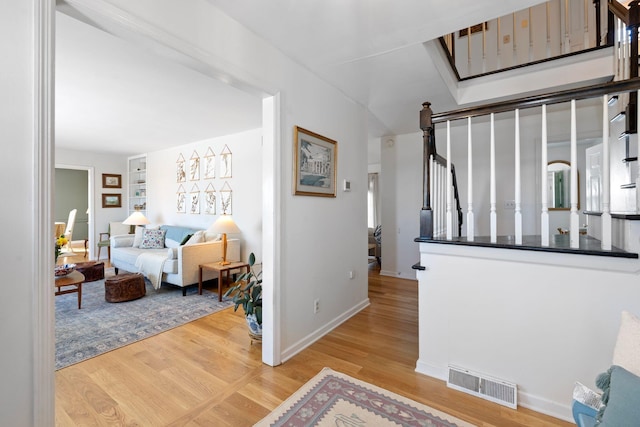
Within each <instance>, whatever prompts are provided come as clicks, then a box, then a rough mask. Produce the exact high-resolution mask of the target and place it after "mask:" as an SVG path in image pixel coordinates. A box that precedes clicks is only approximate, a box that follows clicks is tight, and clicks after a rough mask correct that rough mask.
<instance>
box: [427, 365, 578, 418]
mask: <svg viewBox="0 0 640 427" xmlns="http://www.w3.org/2000/svg"><path fill="white" fill-rule="evenodd" d="M416 372H417V373H419V374H422V375H426V376H428V377H431V378H435V379H437V380H441V381H445V382H446V381H447V368H446V367H440V366H435V365H432V364H430V363H427V362H423V361H421V360H420V359H418V361H417V362H416ZM461 393H462V392H461ZM518 406H520V407H523V408H528V409H531V410H533V411H536V412H540V413H542V414H546V415H550V416H552V417H555V418H559V419H561V420H565V421H572V420H571V418H570V417H568V416H567V414H570V413H571V408H570V407H569V405H560V404H558V403H556V402H553V401H551V400H549V399H544V398H542V397H539V396H535V395H532V394H529V393H523V392H522V391H520V390H518Z"/></svg>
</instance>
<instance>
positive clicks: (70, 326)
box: [55, 268, 233, 370]
mask: <svg viewBox="0 0 640 427" xmlns="http://www.w3.org/2000/svg"><path fill="white" fill-rule="evenodd" d="M105 275H106V276H107V277H109V276H113V269H112V268H110V269H106V271H105ZM145 282H146V292H147V293H146V295H145V296H144V297H142V298H139V299H137V300H133V301H126V302H120V303H109V302H106V301H105V299H104V280H98V281H95V282H87V283H84V284H83V285H82V309H80V310H78V300H77V294H66V295H59V296H56V297H55V310H56V327H55V331H56V370H58V369H62V368H65V367H67V366H69V365H72V364H74V363H78V362H81V361H83V360H86V359H89V358H91V357H95V356H98V355H99V354H102V353H106V352H108V351H111V350H115V349H116V348H119V347H122V346H125V345H128V344H131V343H133V342H136V341H140V340H142V339H145V338H148V337H150V336H153V335H156V334H159V333H161V332H164V331H167V330H169V329H173V328H175V327H177V326H181V325H184V324H185V323H188V322H191V321H193V320H196V319H199V318H201V317H204V316H207V315H209V314H212V313H215V312H217V311H220V310H222V309H225V308H227V307H230V306H232V304H233V303H232V302H231V300H230V299H228V298H223V299H222V302H218V294H217V292H216V288H215V286H214V287H213V288H212V291H209V290H207V289H203V290H202V295H198V287H197V286H190V287H188V288H187V295H186V296H184V297H183V296H182V288H179V287H176V286H171V285H167V284H163V285H162V287H161V288H160V289H159V290H155V289H154V288H153V286H152V285H151V282H149V281H148V280H145Z"/></svg>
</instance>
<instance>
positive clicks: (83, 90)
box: [56, 0, 540, 153]
mask: <svg viewBox="0 0 640 427" xmlns="http://www.w3.org/2000/svg"><path fill="white" fill-rule="evenodd" d="M206 1H208V2H209V3H210V4H212V5H214V6H215V7H217V8H219V9H220V10H222V11H223V12H224V13H226V14H227V15H229V16H230V17H232V18H233V19H235V20H237V21H238V22H239V23H241V24H242V25H244V26H245V27H247V28H248V29H249V30H250V31H251V32H253V33H255V34H257V35H258V36H260V37H262V38H263V39H265V40H266V41H268V42H270V43H271V44H272V45H274V46H275V47H277V48H278V49H279V50H280V51H282V52H283V53H284V54H285V55H287V56H289V57H290V58H292V59H293V60H294V61H296V62H298V63H299V64H301V65H302V66H304V67H306V68H307V69H310V70H313V71H314V72H315V73H316V74H317V75H318V76H319V77H320V78H322V79H323V80H325V81H327V82H329V83H330V84H332V85H333V86H335V87H337V88H338V89H339V90H341V91H342V92H343V93H345V94H346V95H347V96H348V97H350V98H352V99H353V100H355V101H356V102H358V103H360V104H361V105H363V106H364V107H366V108H367V109H368V110H369V111H370V136H382V135H394V134H404V133H410V132H415V131H417V130H418V111H419V110H420V108H421V104H422V102H424V101H426V100H429V101H431V102H432V103H433V107H432V108H433V109H434V111H436V112H437V111H446V110H449V109H453V108H456V107H457V105H456V104H455V101H454V99H453V97H452V96H451V94H450V92H449V91H448V89H447V87H446V85H445V84H444V81H443V79H442V78H441V77H440V75H439V73H438V71H437V70H436V67H435V65H434V63H433V61H432V59H431V57H430V56H429V54H428V52H427V50H426V49H425V46H424V43H425V42H427V41H429V40H432V39H435V38H437V37H439V36H440V35H442V34H445V33H449V32H452V31H455V30H457V29H459V28H465V27H467V26H469V25H473V24H476V23H478V22H482V21H484V20H489V19H491V18H494V17H497V16H501V15H505V14H507V13H510V12H513V11H515V10H520V9H524V8H526V7H528V6H531V5H533V4H536V3H540V0H513V1H510V2H498V1H495V0H449V1H443V0H403V1H402V2H397V1H393V2H392V1H382V0H351V1H349V2H345V1H344V0H323V1H320V0H315V1H306V2H300V1H295V0H269V1H258V0H253V1H250V0H244V1H239V0H206ZM56 18H57V24H56V25H57V33H56V37H57V39H56V145H57V146H59V147H67V148H74V149H83V148H84V149H87V148H88V147H90V149H91V150H92V151H95V150H103V151H106V152H120V153H133V152H135V153H139V152H146V151H155V150H160V149H163V148H168V147H171V146H175V145H180V144H185V143H188V142H193V141H199V140H203V139H207V138H212V137H216V136H222V135H227V134H231V133H237V132H240V131H243V130H249V129H255V128H258V127H260V126H261V100H260V99H259V98H258V97H256V96H253V95H249V94H247V93H244V92H242V91H240V90H238V89H234V88H232V87H230V86H227V85H225V84H224V83H222V82H219V81H217V80H215V79H213V78H210V77H207V76H205V75H203V74H200V73H198V72H196V71H194V70H191V69H188V68H186V67H184V66H182V65H179V64H177V63H173V62H171V61H169V60H167V59H163V58H160V57H158V56H157V55H155V54H154V53H152V52H150V51H147V50H144V49H142V48H139V47H136V46H134V45H133V44H131V43H129V42H126V41H124V40H122V39H119V38H116V37H114V36H112V35H110V34H108V33H106V32H104V31H101V30H98V29H96V28H94V27H92V26H90V25H88V24H85V23H82V22H80V21H77V20H75V19H73V18H70V17H69V16H66V15H63V14H61V13H58V14H57V16H56ZM98 147H99V148H98ZM132 147H135V150H132Z"/></svg>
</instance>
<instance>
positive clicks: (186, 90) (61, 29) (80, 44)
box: [55, 13, 262, 154]
mask: <svg viewBox="0 0 640 427" xmlns="http://www.w3.org/2000/svg"><path fill="white" fill-rule="evenodd" d="M55 72H56V76H55V77H56V146H57V147H62V148H70V149H76V150H91V151H103V152H111V153H123V154H137V153H145V152H149V151H157V150H161V149H164V148H169V147H173V146H177V145H182V144H186V143H189V142H195V141H201V140H204V139H208V138H213V137H218V136H223V135H229V134H234V133H238V132H242V131H246V130H249V129H256V128H259V127H261V126H262V100H261V99H260V98H258V97H255V96H250V95H248V94H246V93H244V92H242V91H240V90H238V89H235V88H233V87H231V86H228V85H226V84H224V83H222V82H220V81H218V80H215V79H212V78H209V77H207V76H205V75H203V74H201V73H199V72H197V71H194V70H191V69H188V68H186V67H184V66H182V65H179V64H177V63H175V62H172V61H170V60H167V59H164V58H161V57H160V56H158V55H156V54H154V53H153V52H150V51H148V50H145V49H142V48H139V47H137V46H135V45H133V44H132V43H129V42H127V41H124V40H122V39H119V38H117V37H114V36H112V35H110V34H108V33H106V32H104V31H102V30H99V29H97V28H95V27H92V26H90V25H88V24H85V23H83V22H80V21H78V20H76V19H73V18H71V17H69V16H67V15H64V14H61V13H57V14H56V70H55Z"/></svg>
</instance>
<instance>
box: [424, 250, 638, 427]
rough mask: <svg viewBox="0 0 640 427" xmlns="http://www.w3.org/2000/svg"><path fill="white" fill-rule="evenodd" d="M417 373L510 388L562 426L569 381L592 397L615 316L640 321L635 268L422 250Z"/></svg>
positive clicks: (562, 258) (537, 256) (606, 261)
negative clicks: (478, 378)
mask: <svg viewBox="0 0 640 427" xmlns="http://www.w3.org/2000/svg"><path fill="white" fill-rule="evenodd" d="M420 261H421V264H422V265H423V266H424V267H426V271H424V272H420V273H419V274H418V276H419V278H420V285H419V289H420V290H419V306H420V319H419V331H420V332H419V333H420V349H419V353H420V356H419V360H418V363H417V370H418V371H419V372H422V373H424V374H427V375H430V376H434V377H436V378H440V379H446V368H447V365H448V364H453V365H457V366H459V367H462V368H467V369H470V370H473V371H476V372H479V373H482V374H485V375H489V376H492V377H495V378H499V379H503V380H506V381H510V382H514V383H516V384H517V385H518V399H519V402H518V403H519V404H520V405H522V406H526V407H529V408H532V409H534V410H537V411H540V412H543V413H547V414H550V415H553V416H556V417H560V418H564V419H566V420H570V419H571V416H570V409H569V405H570V402H571V392H572V389H573V384H574V382H575V381H580V382H582V383H583V384H585V385H587V386H589V387H591V388H593V389H596V387H595V378H596V376H597V375H598V374H599V373H601V372H604V371H606V370H607V369H608V368H609V366H610V365H611V359H612V355H613V348H614V344H615V339H616V336H617V331H618V326H619V324H620V314H621V312H622V310H628V311H630V312H632V313H635V314H640V288H638V279H639V278H640V277H639V276H640V262H639V261H638V260H637V259H632V260H628V259H619V258H610V257H599V256H576V255H571V254H558V253H544V252H530V251H526V252H525V251H513V250H506V249H497V248H479V247H465V246H450V245H438V244H428V243H422V244H421V259H420Z"/></svg>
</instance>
